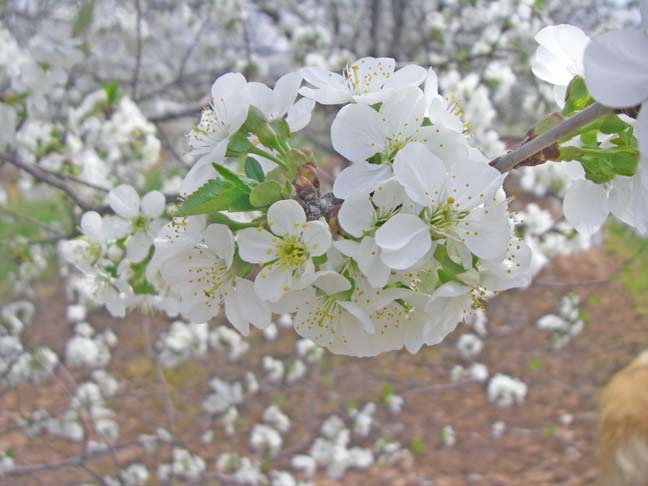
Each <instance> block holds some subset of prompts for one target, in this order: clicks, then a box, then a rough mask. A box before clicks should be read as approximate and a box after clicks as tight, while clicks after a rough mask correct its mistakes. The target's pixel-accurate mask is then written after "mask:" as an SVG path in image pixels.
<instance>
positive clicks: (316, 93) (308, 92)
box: [299, 86, 351, 105]
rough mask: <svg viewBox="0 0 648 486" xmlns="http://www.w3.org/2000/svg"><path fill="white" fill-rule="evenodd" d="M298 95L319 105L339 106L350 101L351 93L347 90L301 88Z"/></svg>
mask: <svg viewBox="0 0 648 486" xmlns="http://www.w3.org/2000/svg"><path fill="white" fill-rule="evenodd" d="M299 94H300V95H302V96H304V97H305V98H309V99H311V100H314V101H316V102H317V103H319V104H320V105H340V104H342V103H346V102H348V101H351V93H350V92H349V90H348V89H335V88H320V89H312V88H309V87H307V86H302V87H301V88H299Z"/></svg>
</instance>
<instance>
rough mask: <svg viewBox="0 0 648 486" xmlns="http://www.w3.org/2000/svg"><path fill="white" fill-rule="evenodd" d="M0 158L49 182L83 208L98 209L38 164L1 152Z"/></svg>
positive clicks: (86, 209)
mask: <svg viewBox="0 0 648 486" xmlns="http://www.w3.org/2000/svg"><path fill="white" fill-rule="evenodd" d="M0 159H2V160H5V161H7V162H9V163H10V164H11V165H14V166H15V167H18V168H19V169H20V170H23V171H25V172H27V173H28V174H30V175H31V176H32V177H34V178H35V179H37V180H39V181H40V182H44V183H45V184H48V185H50V186H52V187H54V188H56V189H58V190H60V191H63V192H64V193H65V194H66V195H67V196H68V197H69V198H70V199H72V201H73V202H74V204H76V205H77V206H79V207H80V208H81V209H82V210H84V211H91V210H94V209H96V207H95V206H93V205H91V204H88V203H87V202H85V201H84V200H83V199H81V198H80V197H79V195H78V194H77V193H75V192H74V190H73V189H72V188H71V187H70V186H69V185H68V184H66V183H65V182H64V181H62V180H61V179H59V178H58V177H54V176H52V175H50V174H48V173H47V172H44V171H43V170H42V169H40V168H39V167H37V166H36V165H33V164H27V163H25V162H23V161H22V160H20V159H18V158H17V157H14V156H13V155H10V154H5V153H0Z"/></svg>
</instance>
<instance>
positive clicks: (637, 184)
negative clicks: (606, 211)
mask: <svg viewBox="0 0 648 486" xmlns="http://www.w3.org/2000/svg"><path fill="white" fill-rule="evenodd" d="M646 176H648V159H642V160H641V161H640V162H639V167H638V168H637V173H636V174H635V175H634V176H632V177H623V176H617V177H615V178H614V180H613V181H612V189H611V191H610V200H609V205H610V211H611V212H612V214H614V215H615V216H616V217H617V218H619V219H620V220H621V221H623V222H624V223H626V224H628V225H630V226H632V227H633V228H634V229H635V230H636V231H637V232H638V233H640V234H642V235H645V234H646V233H648V187H646V186H644V184H643V182H642V177H646Z"/></svg>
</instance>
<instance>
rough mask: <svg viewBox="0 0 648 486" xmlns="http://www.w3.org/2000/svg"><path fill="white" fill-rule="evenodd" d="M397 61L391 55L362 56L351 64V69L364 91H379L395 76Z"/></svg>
mask: <svg viewBox="0 0 648 486" xmlns="http://www.w3.org/2000/svg"><path fill="white" fill-rule="evenodd" d="M394 69H396V61H395V60H394V59H392V58H391V57H362V58H360V59H358V60H357V61H356V62H354V63H353V64H352V65H351V68H350V69H349V71H350V72H351V73H352V74H353V73H355V74H353V75H354V77H355V78H357V80H358V83H359V86H361V87H362V88H363V91H367V92H372V91H378V90H379V89H380V88H381V87H382V86H383V85H384V84H385V82H386V80H387V79H388V78H389V77H391V76H393V73H394Z"/></svg>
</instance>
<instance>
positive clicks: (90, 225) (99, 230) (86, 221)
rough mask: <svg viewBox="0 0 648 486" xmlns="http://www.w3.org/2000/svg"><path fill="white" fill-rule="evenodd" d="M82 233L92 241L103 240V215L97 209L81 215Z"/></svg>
mask: <svg viewBox="0 0 648 486" xmlns="http://www.w3.org/2000/svg"><path fill="white" fill-rule="evenodd" d="M80 227H81V233H83V234H84V235H85V236H87V237H88V238H89V239H90V240H92V241H97V242H99V241H103V240H104V239H105V235H104V234H103V220H102V218H101V215H100V214H99V213H98V212H96V211H88V212H86V213H83V216H81V223H80Z"/></svg>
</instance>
